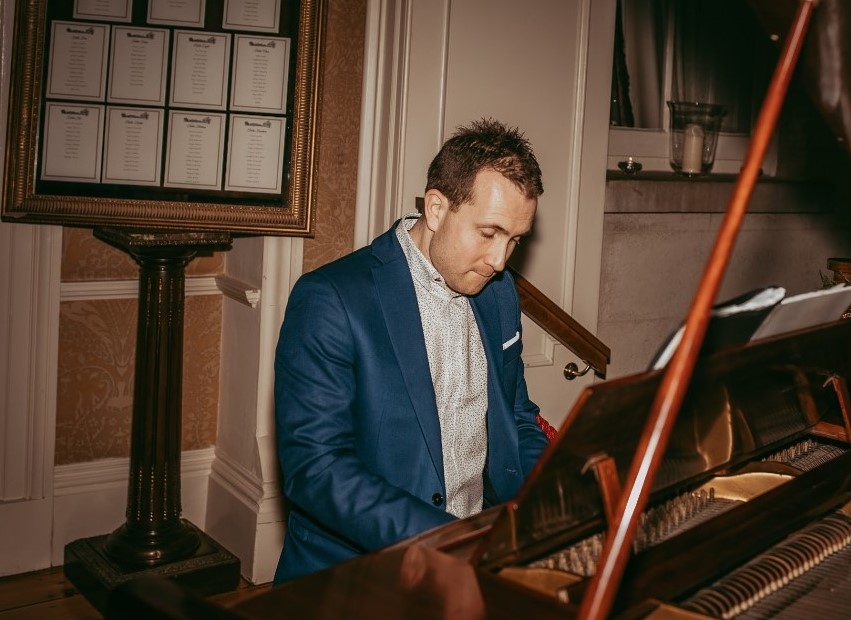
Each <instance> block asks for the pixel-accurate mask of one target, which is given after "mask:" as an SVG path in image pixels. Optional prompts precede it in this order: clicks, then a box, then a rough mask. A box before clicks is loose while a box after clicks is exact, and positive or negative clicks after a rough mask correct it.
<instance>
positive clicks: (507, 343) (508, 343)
mask: <svg viewBox="0 0 851 620" xmlns="http://www.w3.org/2000/svg"><path fill="white" fill-rule="evenodd" d="M518 340H520V332H517V333H516V334H514V336H513V337H512V338H511V339H509V340H506V341H505V342H503V343H502V350H503V351H505V350H506V349H507V348H508V347H510V346H511V345H513V344H514V343H515V342H517V341H518Z"/></svg>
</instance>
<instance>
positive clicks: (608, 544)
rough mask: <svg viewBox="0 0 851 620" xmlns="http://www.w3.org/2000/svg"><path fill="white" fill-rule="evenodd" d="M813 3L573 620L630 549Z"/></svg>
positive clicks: (610, 593) (796, 34)
mask: <svg viewBox="0 0 851 620" xmlns="http://www.w3.org/2000/svg"><path fill="white" fill-rule="evenodd" d="M813 5H814V0H801V1H800V3H799V5H798V11H797V13H796V15H795V19H794V21H793V23H792V27H791V28H790V30H789V34H788V36H787V37H786V41H785V42H784V45H783V50H782V52H781V54H780V60H779V61H778V63H777V68H776V69H775V71H774V75H773V76H772V78H771V83H770V84H769V87H768V92H767V94H766V97H765V101H764V102H763V105H762V108H761V109H760V113H759V117H758V118H757V121H756V125H755V128H754V134H753V138H752V140H751V143H750V146H749V148H748V152H747V155H746V157H745V162H744V165H743V166H742V170H741V172H740V174H739V177H738V180H737V182H736V186H735V187H734V188H733V195H732V196H731V198H730V203H729V205H728V207H727V213H726V215H725V217H724V221H723V222H722V224H721V229H720V230H719V232H718V237H717V239H716V241H715V246H714V247H713V250H712V254H711V255H710V257H709V260H708V262H707V265H706V269H705V271H704V274H703V277H702V278H701V282H700V286H699V287H698V290H697V292H696V293H695V297H694V301H693V302H692V306H691V308H690V309H689V313H688V316H687V318H686V321H685V329H684V331H683V336H682V340H681V341H680V344H679V346H678V347H677V350H676V352H675V353H674V356H673V358H672V359H671V361H670V362H669V364H668V367H667V369H666V370H665V374H664V376H663V377H662V382H661V384H660V386H659V389H658V391H657V392H656V397H655V399H654V400H653V405H652V407H651V409H650V415H649V418H648V420H647V424H646V426H645V427H644V430H643V432H642V435H641V437H640V439H639V443H638V450H637V451H636V454H635V457H634V458H633V460H632V463H631V465H630V469H629V473H628V475H627V481H626V484H625V485H624V492H623V493H622V494H621V498H620V501H619V502H618V507H617V511H616V517H615V520H614V521H613V522H611V523H609V527H608V530H607V532H606V537H605V540H604V544H603V552H602V555H601V557H600V562H599V563H598V566H597V572H596V573H595V574H594V577H593V578H592V580H591V583H590V585H589V587H588V590H587V591H586V592H585V595H584V596H583V598H582V605H581V607H580V609H579V618H580V619H581V620H589V619H595V620H596V619H602V618H606V617H607V616H608V614H609V612H610V611H611V608H612V605H613V604H614V599H615V595H616V594H617V590H618V588H619V586H620V582H621V579H622V578H623V573H624V570H625V568H626V563H627V561H628V559H629V555H630V551H631V549H632V540H633V538H634V536H635V530H636V527H637V524H638V518H639V517H640V515H641V513H642V512H643V511H644V508H645V506H646V504H647V500H648V498H649V495H650V489H651V488H652V486H653V479H654V477H655V475H656V471H657V470H658V469H659V464H660V463H661V461H662V456H663V455H664V452H665V448H666V447H667V444H668V439H669V438H670V435H671V431H672V429H673V427H674V422H676V418H677V414H678V413H679V409H680V406H681V405H682V402H683V399H684V397H685V393H686V389H687V388H688V385H689V383H690V382H691V377H692V374H693V371H694V366H695V363H696V362H697V357H698V353H699V352H700V348H701V345H702V344H703V339H704V336H705V335H706V329H707V327H708V324H709V316H710V311H711V309H712V304H713V302H714V300H715V296H716V295H717V293H718V289H719V287H720V285H721V280H722V278H723V276H724V270H725V268H726V266H727V263H728V262H729V259H730V255H731V254H732V250H733V243H734V241H735V238H736V235H737V233H738V231H739V229H740V228H741V223H742V220H743V219H744V215H745V212H746V210H747V204H748V200H749V199H750V196H751V194H752V192H753V188H754V185H755V184H756V180H757V177H758V176H759V169H760V166H761V165H762V160H763V157H764V156H765V152H766V150H767V148H768V143H769V141H770V139H771V135H772V133H773V131H774V127H775V126H776V124H777V119H778V117H779V116H780V110H781V108H782V106H783V101H784V99H785V97H786V92H787V90H788V87H789V82H790V81H791V79H792V74H793V72H794V69H795V65H796V63H797V60H798V56H799V54H800V51H801V48H802V46H803V41H804V35H805V34H806V31H807V28H808V26H809V22H810V17H811V15H812V12H813V9H814V6H813Z"/></svg>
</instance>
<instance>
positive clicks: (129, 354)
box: [55, 229, 223, 465]
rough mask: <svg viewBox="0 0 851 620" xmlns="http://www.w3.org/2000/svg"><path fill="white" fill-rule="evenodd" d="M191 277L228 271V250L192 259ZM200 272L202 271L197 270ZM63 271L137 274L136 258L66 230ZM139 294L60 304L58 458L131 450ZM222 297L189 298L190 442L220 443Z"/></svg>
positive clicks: (66, 460)
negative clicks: (225, 258)
mask: <svg viewBox="0 0 851 620" xmlns="http://www.w3.org/2000/svg"><path fill="white" fill-rule="evenodd" d="M190 266H191V267H192V269H191V270H190V269H187V279H189V278H191V277H198V276H212V275H215V274H217V273H220V272H221V269H222V266H223V258H222V257H221V256H220V255H216V256H213V257H205V258H200V259H196V260H194V261H192V263H190ZM190 272H194V273H190ZM62 277H63V280H64V281H66V282H70V281H77V282H80V281H84V282H85V281H98V280H133V281H136V280H137V278H138V268H137V266H136V263H135V262H134V261H133V260H132V259H131V258H130V257H129V256H127V255H125V254H124V253H123V252H121V251H119V250H116V249H114V248H112V247H111V246H108V245H106V244H105V243H103V242H102V241H100V240H98V239H96V238H94V237H93V236H92V234H91V232H89V231H80V230H68V229H66V230H65V231H64V234H63V264H62ZM137 303H138V301H137V299H136V298H135V297H134V298H130V299H91V300H75V301H65V302H62V303H61V304H60V309H59V362H58V369H57V370H58V375H57V407H56V456H55V462H56V464H57V465H67V464H70V463H82V462H87V461H93V460H97V459H102V458H113V457H127V456H129V454H130V426H131V418H132V411H133V378H134V373H135V355H136V316H137ZM221 322H222V298H221V296H220V295H202V296H188V297H186V302H185V305H184V342H183V347H184V363H183V406H182V443H183V449H184V450H193V449H200V448H207V447H210V446H212V445H214V444H215V442H216V419H217V417H218V394H219V360H220V357H221Z"/></svg>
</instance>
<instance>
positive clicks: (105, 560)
mask: <svg viewBox="0 0 851 620" xmlns="http://www.w3.org/2000/svg"><path fill="white" fill-rule="evenodd" d="M184 523H186V525H187V526H189V527H192V528H194V529H196V530H197V532H198V535H199V536H200V537H201V545H200V546H199V547H198V549H197V550H196V551H195V553H193V554H192V555H191V556H190V557H188V558H186V559H185V560H179V561H176V562H170V563H168V564H162V565H160V566H152V567H150V568H142V569H124V568H122V567H121V566H119V565H118V564H116V563H115V562H114V561H113V560H112V559H111V558H109V557H108V556H107V555H106V553H105V552H104V543H105V542H106V539H107V536H106V535H103V536H95V537H93V538H81V539H79V540H75V541H73V542H70V543H68V544H67V545H65V567H64V570H65V576H66V577H67V578H68V580H69V581H70V582H71V583H72V584H74V586H75V587H76V588H77V590H78V591H79V592H80V594H82V595H83V596H85V597H86V599H88V601H89V602H90V603H91V604H92V605H93V606H94V607H95V608H97V609H98V610H99V611H101V612H104V611H105V609H106V603H107V598H108V596H109V593H110V591H111V590H112V589H113V588H114V587H115V586H117V585H119V584H121V583H124V582H125V581H129V580H131V579H135V578H137V577H143V576H156V577H165V578H168V579H172V580H174V581H176V582H177V583H179V584H180V585H181V586H183V587H185V588H187V589H188V590H191V591H192V592H195V593H197V594H199V595H201V596H209V595H211V594H218V593H220V592H229V591H231V590H235V589H236V587H237V586H238V585H239V558H237V557H236V556H234V555H233V554H231V553H230V552H229V551H228V550H227V549H225V548H224V547H222V546H220V545H219V544H218V543H217V542H216V541H215V540H213V539H212V538H210V537H209V536H207V535H206V534H205V533H204V532H202V531H201V530H198V529H197V528H196V527H195V526H194V525H192V524H191V523H189V522H188V521H184Z"/></svg>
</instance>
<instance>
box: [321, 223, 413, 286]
mask: <svg viewBox="0 0 851 620" xmlns="http://www.w3.org/2000/svg"><path fill="white" fill-rule="evenodd" d="M394 244H395V247H394ZM400 256H402V252H401V248H399V244H398V241H397V240H396V235H395V233H394V232H393V230H392V229H391V230H390V231H387V232H385V233H383V234H381V235H379V236H378V237H376V238H375V240H373V242H372V243H370V244H369V245H367V246H364V247H362V248H359V249H357V250H354V251H353V252H350V253H348V254H345V255H344V256H341V257H339V258H337V259H335V260H333V261H331V262H328V263H326V264H324V265H322V266H320V267H317V268H316V269H314V270H313V271H311V272H309V273H308V274H305V275H310V276H312V277H316V278H327V279H331V280H339V279H341V278H342V279H343V280H351V279H356V278H357V277H358V275H369V274H370V273H371V272H372V270H373V269H374V268H375V267H378V266H380V265H382V264H384V263H386V262H389V261H391V260H397V259H398V258H399V257H400Z"/></svg>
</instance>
